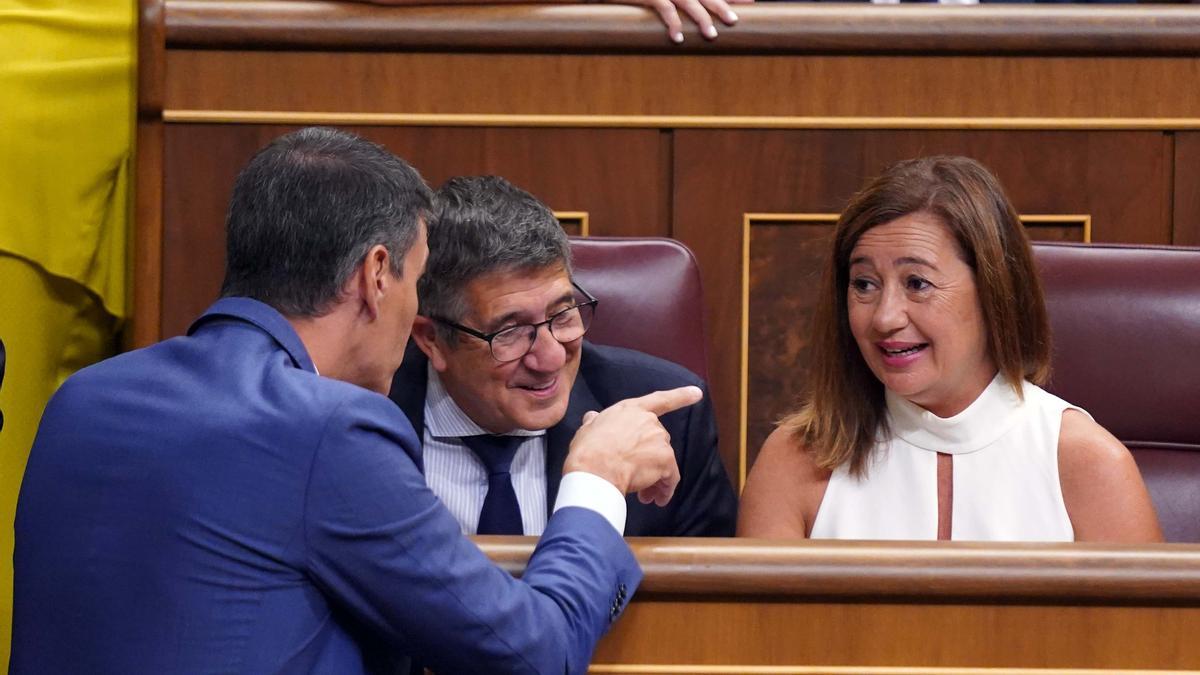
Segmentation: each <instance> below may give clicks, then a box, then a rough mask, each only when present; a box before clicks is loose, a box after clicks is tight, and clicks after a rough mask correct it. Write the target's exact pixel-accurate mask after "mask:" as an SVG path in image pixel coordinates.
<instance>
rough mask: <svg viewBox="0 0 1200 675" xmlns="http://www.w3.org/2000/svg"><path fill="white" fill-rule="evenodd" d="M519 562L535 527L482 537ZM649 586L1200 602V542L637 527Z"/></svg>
mask: <svg viewBox="0 0 1200 675" xmlns="http://www.w3.org/2000/svg"><path fill="white" fill-rule="evenodd" d="M476 541H477V542H478V543H479V544H480V546H481V548H482V549H483V550H484V552H485V553H487V554H488V555H489V556H490V557H491V558H492V559H493V560H495V561H496V562H497V563H499V564H500V565H501V566H502V567H504V568H505V569H507V570H509V571H510V572H512V573H514V574H518V575H519V574H520V573H521V572H522V571H523V570H524V567H525V563H526V562H527V561H528V559H529V556H530V555H531V554H532V552H533V546H534V543H536V542H535V540H534V539H533V538H523V537H522V538H518V537H479V538H477V539H476ZM629 541H630V545H631V547H632V548H633V551H634V554H635V555H636V556H637V558H638V562H640V563H641V565H642V568H643V570H644V571H645V573H646V577H645V580H644V581H643V582H642V585H641V591H640V592H641V593H643V594H656V595H657V594H663V595H703V596H724V595H732V596H771V597H772V598H776V599H780V600H783V599H788V598H793V599H794V598H814V599H822V600H826V601H833V602H836V601H851V602H852V601H854V600H856V599H864V598H869V599H872V600H874V601H881V600H891V601H896V602H930V603H943V602H952V601H953V602H957V601H970V600H984V599H987V600H989V601H998V602H1013V603H1020V602H1030V601H1037V602H1039V603H1041V604H1045V603H1050V604H1056V603H1064V604H1066V603H1079V602H1083V603H1093V602H1095V603H1110V602H1118V603H1128V604H1137V605H1172V606H1178V605H1184V606H1200V546H1193V545H1176V544H1172V545H1157V546H1137V547H1134V546H1098V545H1086V544H991V543H989V544H980V543H958V542H921V543H917V542H904V543H885V542H852V541H821V542H818V541H807V542H771V541H763V540H753V539H682V538H680V539H660V538H632V539H630V540H629Z"/></svg>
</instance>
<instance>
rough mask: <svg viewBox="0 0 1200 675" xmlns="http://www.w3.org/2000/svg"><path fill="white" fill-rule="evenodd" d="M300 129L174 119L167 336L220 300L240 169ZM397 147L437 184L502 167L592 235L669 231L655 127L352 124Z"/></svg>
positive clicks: (167, 216)
mask: <svg viewBox="0 0 1200 675" xmlns="http://www.w3.org/2000/svg"><path fill="white" fill-rule="evenodd" d="M293 128H294V127H287V126H277V125H236V124H168V125H167V141H166V160H165V169H164V171H165V191H166V199H165V203H164V220H165V225H164V235H163V236H164V253H163V270H162V279H163V294H164V298H163V307H162V330H163V335H164V336H171V335H178V334H180V333H182V332H183V331H184V330H186V328H187V326H188V325H189V323H190V322H191V321H192V319H194V318H195V317H196V315H197V314H198V313H199V312H201V311H203V310H204V308H205V307H207V305H208V304H209V303H210V302H212V300H213V299H214V298H215V297H216V294H217V292H218V290H219V286H220V280H221V276H222V275H223V273H224V218H225V209H226V207H227V205H228V202H229V194H230V191H231V189H232V186H233V180H234V178H235V176H236V175H237V172H238V171H239V170H240V169H241V167H242V166H244V165H245V163H246V162H247V161H249V159H250V157H252V156H253V154H254V152H255V151H257V150H258V149H259V148H260V147H262V146H263V145H265V144H266V143H268V142H269V141H270V140H271V139H273V138H275V137H276V136H278V135H280V134H282V133H285V132H286V131H289V130H291V129H293ZM348 128H349V129H350V130H351V131H354V132H356V133H360V134H362V135H364V136H366V137H368V138H371V139H373V140H375V141H377V142H379V143H382V144H383V145H385V146H387V147H388V148H389V149H391V150H392V151H394V152H396V153H397V154H399V155H400V156H401V157H404V158H405V159H407V160H408V161H410V162H411V163H412V164H413V165H414V166H416V167H417V168H418V169H419V170H420V171H421V172H422V174H423V175H424V176H425V178H426V179H427V180H428V181H429V182H430V184H431V185H433V186H435V187H436V186H437V185H439V184H440V183H442V182H443V181H445V180H446V179H447V178H449V177H451V176H455V175H463V174H467V175H470V174H489V173H494V174H499V175H503V176H505V177H506V178H508V179H509V180H511V181H513V182H514V183H515V184H517V185H518V186H520V187H522V188H525V189H527V190H529V191H530V192H532V193H533V194H535V195H537V196H538V197H539V198H541V199H542V200H543V201H545V202H546V203H547V204H548V205H549V206H550V207H551V208H552V209H554V210H556V211H566V212H583V213H586V214H587V222H588V233H589V234H592V235H606V236H621V235H626V236H627V235H640V236H666V235H667V234H668V224H667V221H666V209H665V208H664V206H663V205H664V203H665V202H666V197H665V196H664V192H665V190H666V185H665V184H664V177H665V176H666V175H667V174H666V172H665V171H664V170H663V169H662V167H661V166H660V163H661V162H662V161H663V159H662V154H661V148H660V143H661V140H660V138H659V132H657V131H656V130H629V129H595V130H584V129H505V128H489V129H468V128H421V127H348Z"/></svg>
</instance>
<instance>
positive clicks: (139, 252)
mask: <svg viewBox="0 0 1200 675" xmlns="http://www.w3.org/2000/svg"><path fill="white" fill-rule="evenodd" d="M165 22H166V17H165V13H164V9H163V5H162V2H161V0H139V2H138V74H137V75H138V77H137V122H136V124H137V129H136V138H135V143H136V149H137V156H136V158H135V159H134V171H135V176H134V197H133V198H134V223H133V237H131V241H130V243H129V246H130V247H131V249H132V251H131V253H132V255H130V256H129V257H130V259H131V260H133V274H131V275H130V285H131V286H132V288H131V289H130V290H131V292H130V293H129V294H128V297H130V298H132V303H133V307H132V311H131V312H130V313H129V316H130V319H129V325H128V327H127V328H126V329H125V331H124V333H123V335H122V343H123V344H124V346H125V347H126V348H131V347H140V346H142V345H147V344H150V343H151V342H154V341H155V340H158V339H159V337H160V336H161V334H162V332H161V323H160V321H161V317H160V311H161V302H162V253H163V250H162V230H163V213H162V204H163V188H162V184H163V166H162V153H163V119H162V111H163V99H164V95H165V92H164V89H165V86H166V72H165V71H164V68H165V66H166V55H165V51H166V23H165Z"/></svg>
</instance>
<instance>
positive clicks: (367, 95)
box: [167, 5, 1200, 126]
mask: <svg viewBox="0 0 1200 675" xmlns="http://www.w3.org/2000/svg"><path fill="white" fill-rule="evenodd" d="M170 6H171V5H168V7H170ZM1197 9H1198V10H1200V8H1197ZM168 17H170V14H168ZM718 41H719V40H718ZM167 64H168V70H169V72H171V74H172V75H171V77H170V78H169V79H168V82H167V112H168V113H169V114H178V113H181V112H184V111H191V110H207V111H229V112H234V113H236V112H237V111H293V112H295V111H309V112H314V113H319V112H327V111H328V112H337V111H342V112H360V113H362V112H375V113H411V114H439V115H453V114H461V113H477V114H497V115H532V114H560V115H565V114H571V115H672V116H688V115H699V116H717V117H735V118H736V117H740V116H749V117H759V118H765V119H764V121H766V122H770V121H771V120H770V119H769V118H771V117H773V116H782V117H795V116H799V117H816V118H824V117H848V118H856V117H868V118H888V117H901V118H907V117H917V118H920V117H946V118H962V117H966V118H989V119H991V122H990V124H992V125H1000V126H1003V124H1004V120H1005V118H1065V119H1067V120H1070V119H1073V118H1083V119H1104V118H1125V119H1141V120H1145V119H1155V118H1167V120H1173V119H1174V118H1185V119H1195V118H1200V88H1198V87H1187V86H1180V83H1181V82H1191V81H1195V80H1196V78H1197V77H1200V73H1198V72H1197V65H1196V61H1195V59H1194V58H1188V57H1162V58H1154V59H1149V58H1139V57H1116V56H1114V57H1103V58H1083V57H1070V56H1053V57H1041V58H1033V57H1019V56H879V55H875V56H866V55H864V56H832V55H812V56H789V55H783V54H776V53H766V54H762V55H729V56H721V57H719V58H716V57H711V56H706V55H701V54H690V53H683V52H681V53H679V54H673V55H656V54H609V55H589V54H577V53H562V54H524V53H502V54H486V53H485V54H480V53H470V52H464V53H455V52H451V53H421V52H385V53H362V52H342V51H336V52H310V51H305V52H299V51H287V52H269V51H249V50H236V51H211V50H196V49H177V48H174V47H172V48H171V49H170V50H169V53H168V61H167ZM418 74H419V75H418ZM301 83H303V86H299V85H300V84H301ZM532 83H536V86H533V84H532ZM847 83H854V85H853V86H847ZM401 84H402V86H401ZM233 119H235V120H236V119H237V118H236V116H235V117H233ZM735 121H736V120H735ZM796 123H797V124H803V120H799V121H797V122H796ZM829 123H831V124H836V122H832V121H831V122H829ZM942 123H946V122H945V121H942ZM1174 123H1175V122H1174V121H1164V122H1162V123H1160V126H1162V125H1172V124H1174ZM708 124H710V125H717V126H719V125H720V124H721V121H720V120H710V121H708ZM985 124H987V123H985ZM1051 124H1053V123H1051Z"/></svg>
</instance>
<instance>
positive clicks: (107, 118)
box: [0, 0, 137, 672]
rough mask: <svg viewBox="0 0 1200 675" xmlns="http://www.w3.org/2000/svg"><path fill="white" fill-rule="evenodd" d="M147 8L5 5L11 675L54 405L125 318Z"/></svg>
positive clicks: (0, 120)
mask: <svg viewBox="0 0 1200 675" xmlns="http://www.w3.org/2000/svg"><path fill="white" fill-rule="evenodd" d="M136 13H137V6H136V2H134V1H133V0H62V1H57V2H55V1H50V0H0V162H2V164H0V166H3V170H2V175H3V177H2V178H0V339H3V340H4V342H5V345H6V346H7V348H8V366H7V372H6V373H5V377H4V382H3V384H2V385H0V410H3V411H4V428H3V430H0V640H2V643H0V672H6V671H7V670H8V666H7V663H8V654H9V636H10V634H11V617H12V548H13V534H12V523H13V515H14V513H15V506H16V500H17V491H18V489H19V486H20V480H21V474H22V473H23V472H24V469H25V460H26V458H27V457H28V453H29V447H30V445H32V442H33V436H34V433H35V430H36V428H37V423H38V421H39V419H40V418H41V413H42V409H43V408H44V407H45V404H46V401H47V400H48V399H49V397H50V395H51V394H52V393H53V392H54V390H55V389H57V387H58V385H59V384H61V383H62V381H63V380H64V379H66V377H67V376H68V375H70V374H71V373H72V372H74V370H76V369H78V368H80V367H82V366H85V365H87V364H89V363H92V362H94V361H96V360H98V359H100V358H103V357H104V356H107V355H109V354H111V353H112V351H113V346H114V339H113V336H114V331H115V330H116V328H117V327H118V326H119V320H120V319H121V318H123V317H124V316H125V314H126V245H127V244H126V242H127V238H126V232H127V229H128V226H127V222H128V219H129V213H130V203H131V202H130V195H129V187H130V180H131V178H130V177H131V168H132V140H133V123H134V118H133V111H134V83H135V81H136V78H135V68H134V49H135V44H136Z"/></svg>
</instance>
